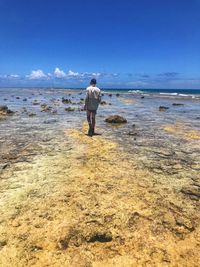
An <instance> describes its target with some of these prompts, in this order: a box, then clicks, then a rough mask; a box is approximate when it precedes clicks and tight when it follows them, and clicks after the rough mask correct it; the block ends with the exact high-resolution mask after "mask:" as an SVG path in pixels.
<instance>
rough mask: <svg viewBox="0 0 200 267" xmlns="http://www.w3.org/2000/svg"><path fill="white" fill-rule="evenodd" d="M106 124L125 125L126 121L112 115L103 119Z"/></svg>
mask: <svg viewBox="0 0 200 267" xmlns="http://www.w3.org/2000/svg"><path fill="white" fill-rule="evenodd" d="M105 121H106V122H108V123H126V122H127V119H125V118H123V117H121V116H119V115H112V116H109V117H108V118H106V119H105Z"/></svg>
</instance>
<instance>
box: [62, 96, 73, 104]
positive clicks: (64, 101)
mask: <svg viewBox="0 0 200 267" xmlns="http://www.w3.org/2000/svg"><path fill="white" fill-rule="evenodd" d="M69 95H70V94H69ZM62 103H63V104H71V103H72V101H71V99H68V98H64V97H63V98H62Z"/></svg>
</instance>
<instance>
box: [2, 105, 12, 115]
mask: <svg viewBox="0 0 200 267" xmlns="http://www.w3.org/2000/svg"><path fill="white" fill-rule="evenodd" d="M12 114H14V111H12V110H10V109H8V107H7V106H0V116H6V115H12Z"/></svg>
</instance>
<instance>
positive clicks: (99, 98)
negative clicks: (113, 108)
mask: <svg viewBox="0 0 200 267" xmlns="http://www.w3.org/2000/svg"><path fill="white" fill-rule="evenodd" d="M98 100H99V103H101V91H100V92H99V96H98Z"/></svg>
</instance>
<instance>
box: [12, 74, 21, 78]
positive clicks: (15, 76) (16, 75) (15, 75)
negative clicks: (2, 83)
mask: <svg viewBox="0 0 200 267" xmlns="http://www.w3.org/2000/svg"><path fill="white" fill-rule="evenodd" d="M19 77H20V76H19V75H18V74H11V75H10V78H19Z"/></svg>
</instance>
